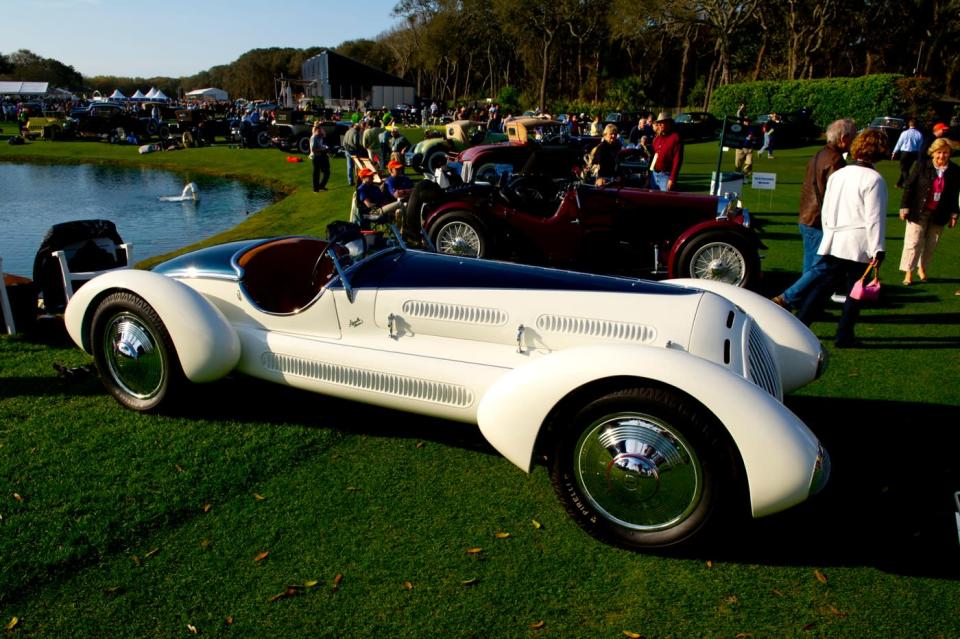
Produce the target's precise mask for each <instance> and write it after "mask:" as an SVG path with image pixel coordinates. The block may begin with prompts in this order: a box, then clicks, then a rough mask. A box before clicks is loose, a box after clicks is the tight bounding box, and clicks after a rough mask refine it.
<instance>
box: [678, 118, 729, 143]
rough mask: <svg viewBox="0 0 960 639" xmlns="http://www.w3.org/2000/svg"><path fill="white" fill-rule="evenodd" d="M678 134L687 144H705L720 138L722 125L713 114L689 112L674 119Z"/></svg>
mask: <svg viewBox="0 0 960 639" xmlns="http://www.w3.org/2000/svg"><path fill="white" fill-rule="evenodd" d="M673 124H674V127H676V131H677V133H679V134H680V137H681V138H683V139H684V141H686V142H704V141H708V140H716V139H718V138H719V137H720V127H721V126H722V123H721V122H720V120H718V119H717V116H715V115H714V114H712V113H707V112H706V111H688V112H686V113H678V114H677V116H676V117H675V118H674V119H673Z"/></svg>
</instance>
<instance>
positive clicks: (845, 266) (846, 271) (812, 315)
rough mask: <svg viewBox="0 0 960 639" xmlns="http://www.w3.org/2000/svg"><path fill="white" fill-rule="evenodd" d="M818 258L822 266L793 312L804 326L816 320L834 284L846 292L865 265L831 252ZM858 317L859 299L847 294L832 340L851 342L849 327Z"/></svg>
mask: <svg viewBox="0 0 960 639" xmlns="http://www.w3.org/2000/svg"><path fill="white" fill-rule="evenodd" d="M822 259H823V267H824V268H822V269H821V270H820V273H819V275H818V276H817V277H816V278H815V280H814V281H813V282H811V284H810V286H808V287H807V293H806V295H804V297H803V300H802V301H801V302H800V310H799V311H797V319H798V320H800V321H801V322H803V323H804V324H806V325H807V326H810V324H812V323H813V321H814V320H815V319H817V316H818V315H819V314H820V313H821V312H822V311H823V309H824V308H825V307H826V305H827V300H828V299H830V295H831V294H832V293H833V292H834V291H835V290H837V288H838V286H840V287H842V290H844V291H848V292H849V291H850V289H851V288H853V285H854V283H855V282H856V281H857V280H859V279H860V278H861V277H862V276H863V271H864V269H866V267H867V265H866V264H861V263H860V262H854V261H852V260H843V259H840V258H839V257H834V256H832V255H824V256H823V258H822ZM858 317H860V300H855V299H853V298H852V297H850V295H847V301H846V302H844V303H843V310H842V311H841V312H840V321H839V322H838V324H837V336H836V342H837V343H838V344H850V343H852V342H853V340H854V333H853V327H854V325H856V323H857V318H858Z"/></svg>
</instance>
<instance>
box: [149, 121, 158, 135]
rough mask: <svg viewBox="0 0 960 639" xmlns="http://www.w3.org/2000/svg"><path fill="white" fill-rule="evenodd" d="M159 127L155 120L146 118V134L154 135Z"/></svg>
mask: <svg viewBox="0 0 960 639" xmlns="http://www.w3.org/2000/svg"><path fill="white" fill-rule="evenodd" d="M159 128H160V127H159V126H158V125H157V122H156V120H153V119H150V120H147V127H146V131H147V135H156V134H157V131H158V130H159Z"/></svg>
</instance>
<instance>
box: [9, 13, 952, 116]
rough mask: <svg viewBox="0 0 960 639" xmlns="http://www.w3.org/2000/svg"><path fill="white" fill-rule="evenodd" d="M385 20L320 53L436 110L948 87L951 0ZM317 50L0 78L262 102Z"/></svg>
mask: <svg viewBox="0 0 960 639" xmlns="http://www.w3.org/2000/svg"><path fill="white" fill-rule="evenodd" d="M393 14H394V16H395V17H396V18H397V23H396V25H395V26H394V27H393V28H391V29H390V30H388V31H386V32H384V33H381V34H379V35H377V36H375V37H371V38H370V39H363V40H354V41H348V42H344V43H342V44H340V45H339V46H337V47H333V49H334V50H336V51H338V52H339V53H342V54H344V55H347V56H350V57H352V58H354V59H356V60H359V61H360V62H364V63H366V64H369V65H371V66H375V67H378V68H381V69H384V70H386V71H388V72H390V73H393V74H395V75H398V76H400V77H403V78H405V79H407V80H410V81H411V82H413V83H414V85H415V87H416V89H417V94H418V95H420V96H422V97H424V98H429V99H436V100H438V101H445V102H448V103H459V102H466V101H470V100H475V99H483V98H493V99H497V98H498V97H500V96H512V97H513V99H515V100H516V101H517V102H518V103H519V104H522V105H524V106H535V105H537V106H540V107H541V108H544V109H550V108H553V107H556V106H557V105H562V107H563V108H565V109H569V108H575V107H577V106H579V105H585V106H588V105H591V104H594V105H596V104H599V103H601V102H603V103H605V104H608V105H611V106H619V108H629V107H631V106H635V107H641V106H650V105H661V106H667V107H679V106H689V107H701V106H706V105H707V104H709V101H710V96H711V95H712V93H713V91H714V90H715V89H716V88H717V87H719V86H723V85H726V84H730V83H736V82H745V81H752V80H796V79H809V78H831V77H858V76H862V75H869V74H876V73H898V74H902V75H905V76H919V77H925V78H929V80H930V82H929V84H930V85H931V86H932V87H934V89H935V90H936V91H939V92H941V93H943V94H947V95H955V94H957V93H960V75H958V69H960V0H778V1H777V2H773V1H772V0H671V2H667V3H664V2H659V1H657V2H655V1H654V0H527V1H526V2H523V3H517V2H515V1H514V0H399V1H398V3H397V4H396V6H395V8H394V11H393ZM322 48H323V47H319V46H318V47H312V48H309V49H293V48H269V49H254V50H251V51H248V52H247V53H245V54H243V55H242V56H240V57H239V58H238V59H237V60H235V61H234V62H232V63H230V64H226V65H220V66H215V67H211V68H210V69H207V70H205V71H202V72H200V73H198V74H196V75H193V76H188V77H181V78H165V77H160V78H121V77H113V76H96V77H89V78H80V77H79V74H78V73H77V72H76V71H75V70H74V69H73V67H69V66H66V65H64V64H62V63H60V62H58V61H56V60H49V59H44V58H40V57H39V56H36V55H34V54H32V53H30V52H29V51H19V52H17V53H14V54H10V55H8V56H2V55H0V78H8V79H22V80H28V79H29V80H47V81H50V82H53V83H54V84H55V85H57V86H63V87H64V88H70V89H73V90H82V89H87V90H94V89H96V90H99V91H101V92H104V91H107V92H110V91H113V89H115V88H119V89H120V90H121V91H124V92H125V93H127V92H128V91H129V92H132V91H135V90H136V89H137V88H140V89H143V88H145V87H147V86H157V87H158V88H160V89H162V90H163V91H164V92H165V93H166V94H167V95H171V96H174V95H177V94H178V93H179V92H183V91H189V90H192V89H196V88H202V87H206V86H216V87H219V88H222V89H225V90H227V91H228V92H229V93H230V95H231V96H234V97H246V98H251V99H255V98H272V97H274V94H275V86H274V79H275V78H276V77H279V76H281V75H283V76H286V77H293V78H298V77H300V67H301V64H302V63H303V61H304V60H305V59H307V58H309V57H311V56H313V55H315V54H316V53H318V52H319V51H321V50H322ZM31 74H33V75H31ZM12 76H19V77H16V78H14V77H12ZM27 76H30V77H27ZM577 110H581V109H577Z"/></svg>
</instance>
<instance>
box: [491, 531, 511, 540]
mask: <svg viewBox="0 0 960 639" xmlns="http://www.w3.org/2000/svg"><path fill="white" fill-rule="evenodd" d="M493 536H494V537H496V538H497V539H506V538H507V537H509V536H510V533H508V532H498V533H495V534H494V535H493Z"/></svg>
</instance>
